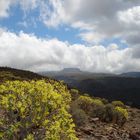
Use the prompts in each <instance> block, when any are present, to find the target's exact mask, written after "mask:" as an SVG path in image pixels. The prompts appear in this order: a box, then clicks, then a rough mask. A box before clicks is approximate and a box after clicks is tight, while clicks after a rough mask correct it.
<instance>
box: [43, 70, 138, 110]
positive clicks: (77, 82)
mask: <svg viewBox="0 0 140 140" xmlns="http://www.w3.org/2000/svg"><path fill="white" fill-rule="evenodd" d="M42 74H43V75H46V76H50V77H52V78H54V79H57V80H63V81H64V82H65V83H67V84H68V85H69V86H70V87H72V88H77V89H78V90H80V91H81V92H83V93H88V94H90V95H91V96H97V97H101V98H106V99H109V100H110V101H111V100H121V101H123V102H125V103H126V104H127V105H131V106H134V107H139V108H140V102H139V101H140V86H139V85H140V78H139V77H132V76H130V75H129V74H128V75H126V74H122V75H115V74H104V73H89V72H82V71H79V70H78V71H76V72H70V71H69V72H63V71H58V72H46V73H45V72H44V73H42ZM130 74H131V73H130ZM133 74H135V73H133Z"/></svg>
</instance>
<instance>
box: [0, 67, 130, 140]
mask: <svg viewBox="0 0 140 140" xmlns="http://www.w3.org/2000/svg"><path fill="white" fill-rule="evenodd" d="M0 100H1V102H0V139H2V140H40V139H41V140H76V139H77V138H76V134H75V130H74V128H76V129H77V128H78V127H80V126H84V125H86V124H87V122H88V121H89V118H99V120H100V121H102V122H107V123H115V124H118V125H119V126H123V125H124V123H125V122H126V121H127V118H128V112H127V109H126V106H125V105H124V104H123V103H122V102H121V101H113V102H112V103H109V102H108V101H107V100H106V99H101V98H96V97H90V96H89V95H87V94H84V95H82V94H81V93H80V92H79V91H78V90H76V89H70V90H68V89H67V86H66V85H65V84H64V83H63V82H60V81H55V80H53V79H49V78H47V77H43V76H40V75H38V74H35V73H32V72H28V71H20V70H15V69H9V68H1V69H0ZM75 125H76V126H75Z"/></svg>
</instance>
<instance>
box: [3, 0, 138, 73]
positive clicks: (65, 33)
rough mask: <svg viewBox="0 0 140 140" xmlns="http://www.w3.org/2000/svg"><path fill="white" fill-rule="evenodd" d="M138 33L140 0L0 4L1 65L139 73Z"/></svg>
mask: <svg viewBox="0 0 140 140" xmlns="http://www.w3.org/2000/svg"><path fill="white" fill-rule="evenodd" d="M139 34H140V1H139V0H134V1H131V0H127V1H124V0H114V1H112V0H104V1H98V0H87V1H86V2H85V1H84V0H77V1H74V0H63V1H62V0H30V1H29V0H7V1H5V0H1V1H0V43H1V46H0V47H1V50H0V51H1V53H0V55H1V58H2V59H3V60H2V59H1V62H0V65H1V66H3V65H5V66H11V67H16V68H21V69H29V70H33V71H40V70H41V71H42V70H57V69H62V68H65V67H79V68H80V69H82V70H87V71H93V72H114V73H120V72H123V71H139V70H140V63H139V52H140V50H139V48H140V41H139V40H140V38H139ZM7 42H9V44H8V43H7ZM19 44H22V45H19ZM31 45H33V46H35V47H31ZM11 46H12V47H11ZM19 46H22V47H20V48H19ZM3 48H4V49H3ZM9 52H12V53H10V55H9ZM25 52H29V54H28V55H27V53H25ZM33 53H35V55H34V54H33ZM15 56H16V57H17V58H15ZM25 58H27V60H26V59H25ZM28 59H31V60H32V61H28Z"/></svg>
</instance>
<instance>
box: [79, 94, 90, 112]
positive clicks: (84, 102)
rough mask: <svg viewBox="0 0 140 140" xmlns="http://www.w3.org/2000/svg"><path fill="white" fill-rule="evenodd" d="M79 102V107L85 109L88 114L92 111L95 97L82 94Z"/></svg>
mask: <svg viewBox="0 0 140 140" xmlns="http://www.w3.org/2000/svg"><path fill="white" fill-rule="evenodd" d="M76 102H77V104H78V105H79V108H80V109H82V110H84V111H85V113H86V114H90V112H91V111H92V109H93V108H92V103H93V99H92V98H91V97H89V96H80V97H79V98H78V99H77V101H76Z"/></svg>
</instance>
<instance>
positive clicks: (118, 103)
mask: <svg viewBox="0 0 140 140" xmlns="http://www.w3.org/2000/svg"><path fill="white" fill-rule="evenodd" d="M112 104H113V105H114V106H119V107H123V108H124V107H125V105H124V103H123V102H122V101H112Z"/></svg>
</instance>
